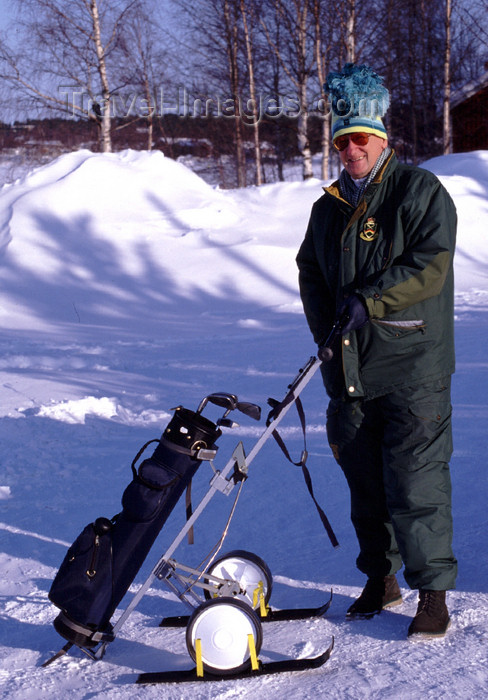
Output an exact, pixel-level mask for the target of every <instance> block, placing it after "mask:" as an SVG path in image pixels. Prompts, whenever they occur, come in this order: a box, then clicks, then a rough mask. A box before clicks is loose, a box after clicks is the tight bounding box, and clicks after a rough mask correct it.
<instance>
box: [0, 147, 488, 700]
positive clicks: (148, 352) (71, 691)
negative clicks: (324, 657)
mask: <svg viewBox="0 0 488 700" xmlns="http://www.w3.org/2000/svg"><path fill="white" fill-rule="evenodd" d="M424 167H426V168H428V169H431V170H433V171H434V172H435V173H437V174H438V175H439V177H440V179H441V181H442V182H443V183H444V184H445V186H446V187H447V189H448V190H449V191H450V193H451V194H452V196H453V198H454V200H455V203H456V206H457V209H458V215H459V235H458V247H457V253H456V260H455V264H456V338H457V373H456V375H455V377H454V386H453V406H454V440H455V449H454V454H453V458H452V462H451V467H452V480H453V506H454V518H455V541H454V546H455V552H456V555H457V557H458V559H459V562H460V571H459V578H458V587H457V590H456V591H452V592H450V593H449V594H448V603H449V608H450V612H451V616H452V626H451V629H450V631H449V632H448V634H447V636H446V638H445V639H444V640H442V641H440V640H439V641H431V642H412V641H411V640H407V639H406V630H407V627H408V624H409V620H410V618H411V616H412V615H413V614H414V612H415V609H416V601H417V594H416V592H414V591H410V590H409V589H408V587H407V586H406V584H405V582H404V580H403V578H402V577H401V576H400V583H401V586H402V589H403V593H404V599H405V603H404V604H403V605H402V606H400V607H397V608H393V609H392V610H391V611H388V612H384V613H383V614H381V615H380V616H378V617H376V618H374V619H372V620H370V621H360V622H354V623H353V622H346V621H345V619H344V613H345V610H346V609H347V607H348V605H349V604H350V603H351V600H352V599H353V598H354V597H355V596H356V595H357V594H358V593H359V591H360V590H361V588H362V584H363V582H364V578H363V576H362V575H361V574H360V573H359V572H358V571H357V570H356V568H355V558H356V554H357V551H356V550H357V546H356V540H355V536H354V533H353V531H352V526H351V524H350V522H349V517H348V510H349V506H348V492H347V487H346V485H345V483H344V478H343V476H342V474H341V472H340V470H339V468H338V467H337V465H336V464H335V462H334V460H333V458H332V455H331V454H330V450H329V448H328V446H327V443H326V437H325V428H324V422H325V409H326V398H325V395H324V391H323V388H322V386H321V383H320V380H319V379H317V378H316V377H315V378H314V379H313V380H312V382H311V383H310V384H309V386H308V387H307V388H306V389H305V391H304V393H303V395H302V398H303V401H304V405H305V410H306V414H307V424H308V435H307V446H308V450H309V453H310V456H309V462H308V464H309V468H310V471H311V473H312V479H313V482H314V488H315V492H316V494H317V497H318V500H319V501H320V503H321V504H322V506H323V507H324V509H325V511H326V513H327V515H328V517H329V519H330V520H331V523H332V525H333V527H334V529H335V531H336V534H337V536H338V538H339V541H340V543H341V546H340V548H339V549H335V550H334V549H333V548H332V547H331V546H330V543H329V541H328V539H327V537H326V535H325V533H324V531H323V529H322V526H321V524H320V521H319V519H318V516H317V513H316V511H315V508H314V506H313V504H312V503H311V501H310V498H309V495H308V493H307V490H306V487H305V484H304V482H303V478H302V475H301V471H300V470H299V469H297V468H295V467H292V466H291V465H289V463H288V462H287V461H286V460H285V459H284V457H283V456H282V454H281V452H280V451H279V449H278V448H277V446H276V444H274V442H273V441H269V442H268V443H266V445H265V447H264V448H263V450H262V452H260V454H259V455H258V457H257V458H256V460H255V461H254V462H253V463H252V465H251V467H250V475H249V479H248V480H247V482H246V484H245V486H244V489H243V492H242V496H241V498H240V501H239V503H238V506H237V509H236V514H235V517H234V519H233V521H232V524H231V527H230V530H229V535H228V538H227V540H226V543H225V545H224V550H227V551H228V550H230V549H235V548H240V549H247V550H249V551H251V552H255V553H256V554H258V555H260V556H261V557H262V558H263V559H264V560H265V561H266V562H267V564H268V565H269V567H270V569H271V571H272V572H273V576H274V588H273V594H272V597H271V601H270V602H271V604H272V605H273V606H275V607H278V608H280V607H293V606H294V607H302V606H315V605H319V604H321V603H322V602H324V601H325V600H326V599H327V598H328V597H329V595H330V590H331V588H332V589H333V593H334V597H333V601H332V606H331V608H330V610H329V612H328V613H327V615H326V616H325V617H324V618H323V619H319V620H312V621H303V622H288V623H279V624H278V623H277V624H269V625H265V626H264V628H263V631H264V641H263V647H262V650H261V653H260V658H262V659H263V660H264V661H266V660H276V659H280V658H287V657H300V656H311V655H314V654H316V653H318V652H319V651H321V650H322V649H323V648H324V647H325V646H328V645H329V643H330V640H331V638H332V636H334V638H335V649H334V652H333V654H332V657H331V659H330V660H329V661H328V662H327V663H326V664H325V665H324V666H323V667H322V668H320V669H317V670H315V671H310V672H306V673H299V674H294V675H290V674H284V675H280V676H271V677H267V678H261V679H260V678H256V679H248V680H239V681H237V680H229V681H226V682H222V683H219V682H211V683H207V684H200V685H198V684H192V685H188V686H185V687H180V686H175V685H170V686H167V687H164V688H162V687H160V686H136V685H134V681H135V679H136V677H137V675H138V674H139V673H141V672H148V671H158V670H169V669H176V668H190V667H191V666H192V662H191V659H190V657H189V656H188V653H187V651H186V645H185V635H184V631H183V630H181V629H176V630H162V629H160V628H159V627H158V622H159V620H160V618H161V617H163V616H166V615H174V614H181V613H182V612H184V608H183V606H182V604H181V603H179V602H178V601H176V600H175V599H174V597H173V596H172V594H171V593H170V592H169V590H167V589H166V588H165V587H163V586H162V585H158V586H155V587H154V588H152V589H151V590H150V591H149V592H148V594H147V595H146V596H145V597H144V598H143V600H142V601H141V603H140V605H139V606H138V608H137V609H136V610H135V611H134V613H133V614H132V615H131V617H130V618H129V619H128V621H127V623H126V625H125V626H124V627H123V628H122V630H121V632H120V635H119V636H118V637H117V639H116V640H115V642H114V643H113V644H111V645H110V646H109V647H108V650H107V654H106V656H105V658H104V660H103V661H100V662H97V663H94V662H93V661H91V660H90V659H88V658H86V657H84V656H83V654H82V653H81V652H80V651H79V650H76V649H74V650H72V651H71V652H70V654H69V655H67V656H65V657H64V658H63V659H62V660H60V661H58V662H56V663H55V664H53V665H52V666H50V667H49V668H47V669H42V668H41V667H40V665H41V663H42V662H43V661H45V660H46V659H47V658H48V657H49V656H50V655H52V654H53V653H54V652H55V651H57V650H58V649H59V648H60V647H61V646H62V645H63V644H64V641H63V640H62V639H61V638H60V637H59V636H58V635H57V633H56V632H55V631H54V628H53V627H52V624H51V623H52V621H53V619H54V617H55V616H56V614H57V610H56V609H55V608H54V607H53V606H52V605H51V604H50V603H49V601H48V598H47V593H48V590H49V587H50V584H51V581H52V578H53V576H54V575H55V573H56V571H57V568H58V567H59V564H60V563H61V560H62V558H63V556H64V553H65V551H66V547H67V546H69V544H70V543H71V542H72V541H73V539H74V538H75V537H76V536H77V534H78V533H79V532H80V531H81V529H82V528H83V527H84V525H85V524H87V523H89V522H92V521H93V520H94V519H95V518H97V517H98V516H100V515H105V516H107V517H111V516H112V515H114V514H115V513H116V512H118V511H119V510H120V498H121V495H122V492H123V489H124V488H125V486H126V484H127V483H128V482H129V480H130V478H131V472H130V464H131V461H132V459H133V458H134V456H135V454H136V453H137V451H138V450H139V448H140V447H141V446H142V445H143V444H144V443H145V442H147V441H148V440H150V439H152V438H157V437H159V435H160V434H161V432H162V430H163V428H164V427H165V425H166V424H167V422H168V421H169V419H170V416H171V415H172V411H171V409H172V408H174V407H175V406H177V405H180V404H181V405H184V406H186V407H188V408H196V407H197V406H198V404H199V402H200V400H201V399H202V398H203V397H204V396H206V395H207V394H209V393H211V392H215V391H230V392H232V393H236V394H238V396H239V398H240V399H241V400H246V401H253V402H255V403H258V404H260V405H261V406H262V407H263V413H265V411H266V400H267V398H268V397H269V396H273V397H275V398H282V396H283V395H284V393H285V391H286V387H287V385H288V383H289V382H290V381H291V380H292V379H293V377H294V376H295V374H296V373H297V370H298V368H299V367H301V366H303V364H304V362H306V360H307V359H308V357H309V356H310V355H312V354H314V352H315V348H314V346H313V343H312V340H311V337H310V334H309V331H308V329H307V326H306V323H305V320H304V317H303V312H302V308H301V304H300V300H299V296H298V291H297V274H296V267H295V261H294V259H295V255H296V251H297V248H298V246H299V244H300V242H301V239H302V236H303V233H304V230H305V227H306V224H307V220H308V215H309V211H310V207H311V205H312V203H313V202H314V201H315V200H316V199H317V198H318V197H319V196H320V194H321V186H322V185H323V184H324V183H322V182H320V181H319V180H312V181H308V182H306V183H303V182H287V183H280V184H272V185H265V186H263V187H260V188H252V187H251V188H247V189H244V190H238V191H220V190H218V189H215V188H212V187H211V186H210V185H208V184H206V183H205V182H203V180H201V179H200V178H199V177H197V176H196V175H195V174H194V173H192V172H191V171H190V170H189V169H187V168H186V167H185V166H184V165H182V164H181V163H176V162H174V161H172V160H170V159H168V158H165V157H164V156H163V155H162V154H161V153H138V152H132V151H127V152H124V153H121V154H111V155H101V154H92V153H90V152H88V151H79V152H76V153H71V154H69V155H64V156H62V157H60V158H58V159H57V160H55V161H54V162H52V163H49V164H48V165H45V166H43V167H41V168H39V169H37V170H35V171H33V172H31V173H29V174H27V175H26V176H25V177H23V178H21V179H19V180H18V181H16V182H15V183H12V184H9V185H5V186H4V187H3V188H2V189H1V190H0V249H1V258H0V287H1V294H0V299H1V302H0V322H1V324H2V329H3V331H2V336H1V338H0V350H1V352H0V392H1V402H0V440H1V444H2V454H1V461H0V464H1V470H0V507H1V509H2V514H1V516H0V536H1V547H0V566H1V571H2V577H1V581H0V605H1V620H2V621H1V626H0V684H1V685H0V687H1V691H0V697H2V698H3V697H5V698H7V697H8V698H9V699H12V700H14V699H15V700H31V699H33V700H40V699H44V698H46V699H47V698H49V699H50V700H53V699H57V698H60V699H61V698H63V699H64V698H65V697H66V696H68V695H69V697H70V698H72V700H77V699H80V698H104V699H105V698H110V699H115V698H117V699H119V698H120V699H124V698H131V699H132V698H137V697H144V698H153V697H154V698H155V697H164V698H175V699H176V698H181V697H185V698H186V697H190V698H213V699H217V698H218V699H222V700H223V699H224V698H235V697H239V698H253V699H254V698H258V697H259V698H260V697H266V698H267V699H274V698H276V699H278V698H280V699H289V700H291V699H292V698H293V700H296V699H302V698H303V699H305V698H311V697H324V696H327V697H330V698H348V699H349V698H354V699H356V698H357V699H359V698H364V697H372V698H381V699H387V698H388V699H390V698H395V699H398V698H402V699H403V698H408V699H412V698H423V699H429V698H432V699H434V698H435V699H436V700H437V698H440V697H449V698H463V699H464V698H468V697H483V696H485V695H486V688H487V687H488V664H487V661H488V658H487V657H488V652H487V649H488V587H487V581H488V558H487V556H486V554H487V547H486V528H487V523H488V517H487V514H486V501H487V487H486V478H485V464H486V459H485V456H486V440H485V434H486V433H485V427H484V426H485V422H486V419H487V418H488V403H487V399H486V379H487V368H488V362H487V359H486V345H487V340H488V286H487V275H488V242H487V238H486V235H487V234H486V215H487V213H488V152H485V151H479V152H474V153H468V154H458V155H452V156H446V157H442V158H436V159H433V160H432V161H430V162H428V163H425V164H424ZM215 411H216V408H215V407H209V409H208V411H207V410H206V411H205V413H206V414H207V415H208V416H209V417H210V418H216V417H217V415H220V413H219V414H217V413H215ZM235 420H237V421H238V422H239V423H240V426H239V427H237V428H235V429H233V430H227V431H226V433H225V435H224V436H222V438H221V440H220V449H219V455H218V457H217V460H216V466H217V467H221V466H223V464H225V462H226V461H227V459H228V458H229V457H230V455H231V453H232V451H233V449H234V447H235V445H236V443H237V442H238V441H239V440H242V441H243V443H244V447H245V449H246V451H247V452H249V451H250V449H251V448H252V447H253V445H254V444H255V441H256V440H257V439H258V437H259V436H260V435H261V433H262V431H263V430H264V421H261V423H259V424H258V423H256V422H254V421H252V420H251V419H250V418H247V417H245V416H243V415H242V414H239V416H238V417H237V416H235ZM281 432H282V434H283V436H284V437H285V438H286V441H287V444H288V446H289V448H290V450H291V452H292V453H293V455H299V453H300V451H301V449H302V447H303V445H302V439H301V432H300V428H299V423H298V419H297V417H296V414H295V412H294V411H291V412H290V413H289V414H288V416H287V418H286V419H285V422H284V425H283V427H282V429H281ZM210 476H211V474H210V467H209V466H208V465H203V466H202V467H201V469H200V471H199V473H198V475H197V477H196V479H195V484H194V502H195V503H197V502H198V500H199V497H201V495H202V494H203V493H205V491H206V490H207V488H208V482H209V479H210ZM231 500H233V499H232V498H231V499H227V498H226V497H225V496H223V495H220V494H219V495H218V496H216V497H215V499H214V500H213V501H212V503H211V504H209V506H208V507H207V509H206V510H205V512H204V513H203V515H202V516H201V518H200V519H199V520H198V523H197V528H196V543H195V545H194V546H193V547H190V546H189V545H187V544H186V543H185V544H182V545H181V546H180V548H179V549H178V552H177V554H178V559H179V560H180V561H182V562H184V563H186V564H189V565H196V566H197V565H198V564H199V562H200V561H201V560H202V559H203V557H204V556H205V555H206V554H207V552H208V551H209V550H210V549H211V547H212V546H213V545H214V543H215V542H216V541H217V540H218V538H219V536H220V533H221V531H222V527H223V525H224V524H225V521H226V519H227V516H228V513H229V511H230V507H231V503H230V501H231ZM183 522H184V507H183V504H178V505H177V507H176V509H175V511H174V512H173V514H172V516H171V518H170V520H169V521H168V523H167V525H166V526H165V528H164V529H163V532H162V533H161V535H160V539H159V540H158V543H157V545H156V546H155V547H154V549H153V551H152V552H151V555H150V556H149V557H148V560H147V561H146V563H145V565H144V567H143V569H142V570H141V572H140V573H139V575H138V576H137V578H136V581H135V583H134V585H133V586H132V587H131V593H134V592H135V591H136V590H137V588H138V587H139V585H140V584H141V583H142V582H143V580H144V578H145V576H146V575H147V573H148V571H149V570H150V567H151V566H152V564H154V563H155V561H156V559H157V557H158V556H159V554H160V553H162V552H163V551H164V550H165V548H166V546H167V545H168V544H169V543H170V542H171V541H172V539H173V537H174V536H175V534H176V533H177V532H178V531H179V530H180V529H181V527H182V525H183ZM129 599H130V594H129V595H128V596H127V597H126V599H125V600H124V605H125V604H126V603H127V602H128V601H129ZM123 607H124V606H121V609H122V608H123ZM182 608H183V609H182ZM117 615H118V613H117Z"/></svg>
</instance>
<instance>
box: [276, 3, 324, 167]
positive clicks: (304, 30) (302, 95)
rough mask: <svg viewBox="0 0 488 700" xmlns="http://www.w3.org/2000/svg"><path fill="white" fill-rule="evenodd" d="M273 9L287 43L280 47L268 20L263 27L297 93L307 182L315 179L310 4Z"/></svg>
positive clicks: (300, 146) (303, 161) (302, 154)
mask: <svg viewBox="0 0 488 700" xmlns="http://www.w3.org/2000/svg"><path fill="white" fill-rule="evenodd" d="M272 9H273V11H274V13H275V14H276V16H277V22H278V23H279V24H280V25H282V26H283V27H284V28H285V30H286V33H287V38H286V41H284V42H282V44H278V42H277V41H276V37H275V35H274V33H273V31H272V27H270V25H269V23H268V22H267V21H266V20H263V27H264V30H265V33H266V37H267V40H268V43H269V46H270V48H271V49H272V51H273V52H274V53H275V55H276V57H277V58H278V59H279V62H280V65H281V68H282V70H283V71H284V72H285V73H286V75H287V77H288V79H289V81H290V83H291V85H292V86H293V88H294V89H295V90H296V94H297V101H298V116H297V143H298V150H299V152H300V155H301V158H302V177H303V179H304V180H307V179H309V178H311V177H313V168H312V151H311V148H310V142H309V136H308V116H309V106H308V86H309V80H310V77H311V74H312V71H313V69H314V62H315V55H314V47H313V41H312V40H311V27H310V18H311V13H310V12H309V0H291V2H290V1H288V2H285V0H273V3H272Z"/></svg>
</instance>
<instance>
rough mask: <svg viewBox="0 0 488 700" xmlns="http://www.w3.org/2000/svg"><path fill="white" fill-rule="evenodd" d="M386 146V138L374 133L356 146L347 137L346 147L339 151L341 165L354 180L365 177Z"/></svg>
mask: <svg viewBox="0 0 488 700" xmlns="http://www.w3.org/2000/svg"><path fill="white" fill-rule="evenodd" d="M387 146H388V141H387V139H382V138H380V137H379V136H376V134H371V136H370V137H369V141H368V143H367V144H366V145H365V146H357V145H356V144H355V143H353V141H352V140H351V139H349V143H348V145H347V147H346V148H345V149H344V150H343V151H340V152H339V155H340V157H341V162H342V165H343V166H344V167H345V169H346V170H347V172H348V173H349V175H350V176H351V177H352V178H353V179H354V180H358V179H360V178H362V177H366V175H369V173H370V172H371V170H372V168H373V166H374V164H375V163H376V161H377V160H378V157H379V156H380V154H381V153H382V152H383V151H384V150H385V148H386V147H387Z"/></svg>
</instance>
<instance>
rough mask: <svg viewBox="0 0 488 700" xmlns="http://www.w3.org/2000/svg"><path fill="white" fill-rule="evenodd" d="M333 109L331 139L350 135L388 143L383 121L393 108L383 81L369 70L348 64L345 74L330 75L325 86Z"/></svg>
mask: <svg viewBox="0 0 488 700" xmlns="http://www.w3.org/2000/svg"><path fill="white" fill-rule="evenodd" d="M324 90H325V92H327V93H328V94H329V99H330V103H331V109H332V139H335V138H337V137H338V136H341V135H342V134H350V133H351V132H354V131H356V132H358V131H361V132H366V133H368V134H376V135H377V136H379V137H380V138H383V139H386V138H387V133H386V129H385V125H384V124H383V121H382V117H384V115H385V114H386V112H387V110H388V107H389V106H390V94H389V92H388V90H387V89H386V87H385V86H384V85H383V78H382V77H381V76H380V75H378V74H377V73H375V72H374V71H373V70H372V69H371V68H370V67H369V66H365V65H361V66H358V65H355V64H354V63H346V65H345V66H344V68H343V69H342V72H340V73H336V72H332V73H329V75H328V76H327V80H326V82H325V84H324Z"/></svg>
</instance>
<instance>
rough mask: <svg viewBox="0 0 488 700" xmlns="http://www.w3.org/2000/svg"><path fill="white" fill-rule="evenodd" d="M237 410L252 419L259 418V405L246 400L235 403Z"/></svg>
mask: <svg viewBox="0 0 488 700" xmlns="http://www.w3.org/2000/svg"><path fill="white" fill-rule="evenodd" d="M237 410H238V411H240V412H241V413H244V415H245V416H248V418H252V419H253V420H260V419H261V407H260V406H258V405H257V404H255V403H249V402H248V401H239V403H238V404H237Z"/></svg>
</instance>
